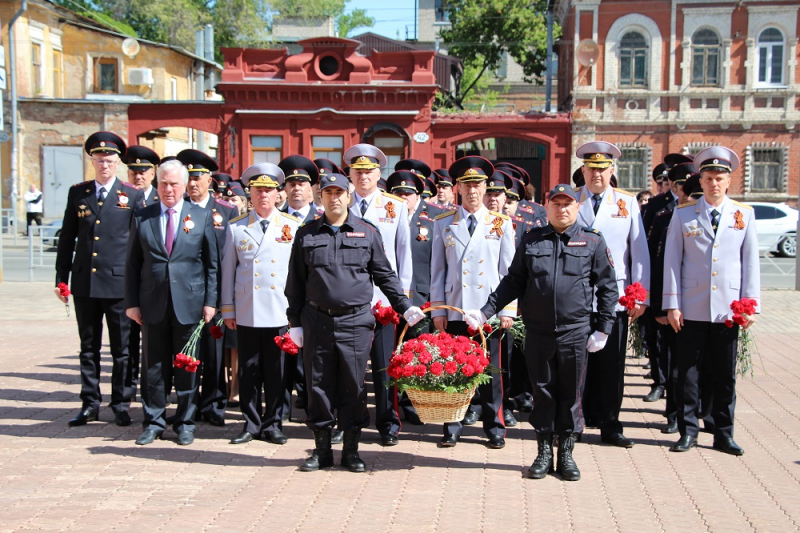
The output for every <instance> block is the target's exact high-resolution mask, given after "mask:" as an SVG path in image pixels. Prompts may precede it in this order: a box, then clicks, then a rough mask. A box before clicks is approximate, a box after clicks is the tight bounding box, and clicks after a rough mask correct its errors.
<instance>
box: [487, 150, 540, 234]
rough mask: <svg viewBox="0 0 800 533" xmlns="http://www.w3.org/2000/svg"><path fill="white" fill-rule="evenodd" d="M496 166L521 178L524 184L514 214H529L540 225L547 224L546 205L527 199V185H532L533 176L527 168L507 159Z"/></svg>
mask: <svg viewBox="0 0 800 533" xmlns="http://www.w3.org/2000/svg"><path fill="white" fill-rule="evenodd" d="M496 168H498V169H500V170H502V171H503V172H505V173H506V174H508V175H509V176H511V177H512V178H515V179H518V180H520V181H521V182H522V183H523V184H524V187H523V193H522V194H521V195H520V197H519V200H518V204H517V211H516V212H515V213H514V214H517V215H523V216H526V215H527V216H529V217H531V218H532V219H533V220H534V223H535V225H536V226H538V227H542V226H544V225H545V224H547V213H546V212H545V209H544V206H542V205H541V204H539V203H537V202H534V201H533V200H532V199H531V200H528V199H527V194H526V191H527V187H529V186H530V182H531V177H530V176H529V175H528V173H527V172H526V171H525V169H523V168H521V167H518V166H517V165H514V164H512V163H509V162H507V161H499V162H498V163H497V165H496Z"/></svg>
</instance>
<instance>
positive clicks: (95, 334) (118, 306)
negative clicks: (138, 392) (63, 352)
mask: <svg viewBox="0 0 800 533" xmlns="http://www.w3.org/2000/svg"><path fill="white" fill-rule="evenodd" d="M73 303H74V305H75V318H76V320H77V322H78V336H79V337H80V340H81V351H80V355H79V361H80V368H81V402H82V404H83V408H84V409H87V408H89V409H93V410H95V411H97V410H99V409H100V403H101V402H102V401H103V397H102V395H101V394H100V348H101V345H102V342H103V317H105V319H106V325H107V326H108V339H109V345H110V346H109V347H110V350H111V359H112V366H111V409H112V410H113V411H114V412H115V413H117V412H121V411H127V410H128V408H129V407H130V404H131V396H132V389H131V380H130V378H131V376H130V369H129V365H130V355H129V354H128V339H129V336H130V328H131V320H130V319H129V318H128V316H127V315H126V314H125V303H124V301H123V300H122V298H119V299H117V298H87V297H85V296H73Z"/></svg>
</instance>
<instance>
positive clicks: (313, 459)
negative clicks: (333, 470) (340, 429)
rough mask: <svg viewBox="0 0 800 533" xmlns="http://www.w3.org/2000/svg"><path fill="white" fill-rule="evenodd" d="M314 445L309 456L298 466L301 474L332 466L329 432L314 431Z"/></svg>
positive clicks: (324, 430) (323, 430)
mask: <svg viewBox="0 0 800 533" xmlns="http://www.w3.org/2000/svg"><path fill="white" fill-rule="evenodd" d="M314 445H315V446H316V448H314V450H313V451H312V452H311V456H310V457H309V458H308V459H306V460H305V461H303V464H302V465H300V470H301V471H302V472H315V471H317V470H319V469H320V468H330V467H332V466H333V452H332V451H331V430H329V429H315V430H314Z"/></svg>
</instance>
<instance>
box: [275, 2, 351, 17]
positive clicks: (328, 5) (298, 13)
mask: <svg viewBox="0 0 800 533" xmlns="http://www.w3.org/2000/svg"><path fill="white" fill-rule="evenodd" d="M345 2H346V0H273V1H272V9H273V11H277V12H278V13H280V14H281V15H282V16H284V17H305V18H315V17H336V16H338V15H340V14H341V13H343V12H344V4H345Z"/></svg>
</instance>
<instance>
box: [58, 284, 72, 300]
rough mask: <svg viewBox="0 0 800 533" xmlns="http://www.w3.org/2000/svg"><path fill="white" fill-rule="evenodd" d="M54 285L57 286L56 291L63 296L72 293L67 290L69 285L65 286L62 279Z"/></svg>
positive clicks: (65, 296)
mask: <svg viewBox="0 0 800 533" xmlns="http://www.w3.org/2000/svg"><path fill="white" fill-rule="evenodd" d="M56 287H58V292H59V293H60V294H61V296H63V297H64V298H67V297H68V296H69V295H70V294H72V293H71V292H69V287H68V286H67V284H66V283H64V282H63V281H62V282H61V283H59V284H58V285H56Z"/></svg>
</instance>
